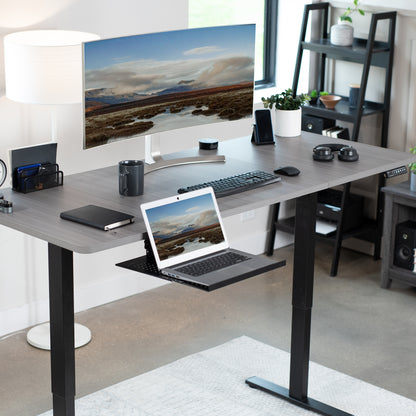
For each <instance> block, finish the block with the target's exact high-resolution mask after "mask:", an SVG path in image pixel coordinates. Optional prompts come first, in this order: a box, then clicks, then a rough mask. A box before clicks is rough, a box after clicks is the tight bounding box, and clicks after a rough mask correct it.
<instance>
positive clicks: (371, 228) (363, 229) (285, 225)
mask: <svg viewBox="0 0 416 416" xmlns="http://www.w3.org/2000/svg"><path fill="white" fill-rule="evenodd" d="M276 228H277V229H278V230H280V231H284V232H286V233H290V234H293V231H294V229H295V218H294V217H290V218H285V219H281V220H279V221H278V223H277V224H276ZM375 232H377V224H376V221H374V220H371V219H368V218H366V219H365V220H364V222H363V223H362V225H360V226H359V227H357V228H353V229H351V230H348V231H344V232H343V233H342V239H343V240H345V239H347V238H352V237H356V236H364V235H367V236H368V238H363V239H364V240H368V241H372V240H371V238H370V235H371V234H373V233H375ZM315 235H316V238H318V239H321V240H332V241H334V240H335V238H336V231H334V232H332V233H330V234H327V235H323V234H318V233H316V234H315Z"/></svg>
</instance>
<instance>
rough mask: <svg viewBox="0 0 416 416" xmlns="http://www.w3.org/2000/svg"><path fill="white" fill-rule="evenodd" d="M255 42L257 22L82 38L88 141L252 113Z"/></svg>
mask: <svg viewBox="0 0 416 416" xmlns="http://www.w3.org/2000/svg"><path fill="white" fill-rule="evenodd" d="M254 46H255V25H254V24H250V25H233V26H220V27H208V28H198V29H186V30H178V31H171V32H161V33H151V34H144V35H136V36H126V37H119V38H113V39H103V40H97V41H92V42H86V43H84V44H83V49H84V90H85V94H84V115H85V118H84V121H85V129H84V148H91V147H95V146H100V145H103V144H107V143H111V142H114V141H118V140H123V139H126V138H130V137H134V136H142V135H151V134H153V133H159V132H162V131H167V130H174V129H178V128H184V127H190V126H197V125H202V124H207V123H217V122H219V121H232V120H239V119H242V118H245V117H252V111H253V91H254Z"/></svg>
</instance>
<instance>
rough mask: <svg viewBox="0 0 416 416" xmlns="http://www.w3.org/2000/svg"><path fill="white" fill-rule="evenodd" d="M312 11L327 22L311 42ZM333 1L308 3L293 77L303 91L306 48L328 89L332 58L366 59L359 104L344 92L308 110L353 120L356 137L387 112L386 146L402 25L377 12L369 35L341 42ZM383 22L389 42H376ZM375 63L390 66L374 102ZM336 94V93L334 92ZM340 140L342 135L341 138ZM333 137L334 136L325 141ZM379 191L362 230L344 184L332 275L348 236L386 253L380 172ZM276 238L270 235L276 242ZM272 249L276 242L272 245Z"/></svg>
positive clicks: (320, 83)
mask: <svg viewBox="0 0 416 416" xmlns="http://www.w3.org/2000/svg"><path fill="white" fill-rule="evenodd" d="M312 11H316V12H318V13H321V14H320V22H321V27H320V30H319V36H320V38H319V39H316V40H310V41H306V40H305V39H306V31H307V27H308V21H309V16H310V13H311V12H312ZM329 11H330V6H329V3H314V4H308V5H305V9H304V14H303V21H302V26H301V33H300V39H299V46H298V53H297V59H296V65H295V72H294V76H293V84H292V90H293V94H296V93H297V88H298V83H299V75H300V69H301V64H302V58H303V52H304V51H305V50H307V51H310V52H313V53H316V54H318V55H319V65H318V79H317V84H316V85H317V89H318V90H320V91H322V90H324V89H325V79H326V73H327V64H328V60H329V59H332V60H341V61H346V62H352V63H358V64H362V65H363V68H362V74H361V84H360V92H359V97H358V105H357V107H356V108H351V107H349V103H348V97H342V100H341V102H339V103H338V104H337V106H336V107H335V109H331V110H329V109H326V108H325V107H324V106H323V104H321V103H320V102H319V100H318V102H317V103H316V104H313V105H312V104H307V105H305V106H304V107H303V109H302V112H303V115H310V116H315V117H321V118H327V119H331V120H340V121H345V122H350V123H352V124H353V130H352V134H351V137H350V140H352V141H357V140H358V135H359V131H360V127H361V122H362V119H363V117H367V116H371V115H374V114H380V115H381V116H382V128H381V138H380V146H382V147H387V135H388V126H389V113H390V95H391V94H390V93H391V81H392V70H393V56H394V39H395V28H396V12H394V11H392V12H385V13H374V14H372V17H371V23H370V29H369V34H368V38H367V39H361V38H354V40H353V44H352V46H335V45H332V44H331V42H330V39H329V33H328V30H329V25H328V23H329ZM380 22H384V23H386V22H387V24H388V36H387V40H386V42H381V41H376V40H375V37H376V32H377V27H378V25H379V23H380ZM372 66H376V67H381V68H384V69H385V77H384V91H385V93H384V99H383V101H382V102H371V101H367V100H365V96H366V90H367V83H368V76H369V71H370V68H371V67H372ZM334 93H335V92H334ZM335 140H336V139H335ZM325 141H326V142H328V138H326V140H325ZM378 179H379V181H378V182H379V184H378V193H377V214H376V219H375V221H365V225H363V226H361V227H359V228H357V229H356V230H348V233H347V232H344V230H343V217H344V211H345V202H346V201H347V199H348V195H349V192H350V185H351V184H346V185H344V189H343V197H342V201H341V207H340V208H341V211H340V217H339V220H338V222H337V230H336V232H335V233H334V234H333V235H331V236H329V238H332V239H333V240H334V241H335V248H334V253H333V260H332V267H331V272H330V275H331V276H336V274H337V272H338V262H339V256H340V250H341V244H342V240H343V239H344V238H347V237H351V236H355V237H358V238H362V239H364V240H368V241H371V242H373V243H374V258H377V259H378V258H380V250H381V236H382V221H383V212H382V206H383V204H382V200H381V198H382V196H381V193H380V192H379V190H380V188H381V187H382V186H384V177H383V176H382V175H380V176H379V178H378ZM274 213H277V214H276V217H274V218H275V227H276V228H277V229H283V230H287V229H288V227H287V224H285V223H282V222H281V221H278V217H277V216H278V209H277V210H274ZM270 240H271V239H269V241H270ZM268 251H269V252H270V247H269V250H268Z"/></svg>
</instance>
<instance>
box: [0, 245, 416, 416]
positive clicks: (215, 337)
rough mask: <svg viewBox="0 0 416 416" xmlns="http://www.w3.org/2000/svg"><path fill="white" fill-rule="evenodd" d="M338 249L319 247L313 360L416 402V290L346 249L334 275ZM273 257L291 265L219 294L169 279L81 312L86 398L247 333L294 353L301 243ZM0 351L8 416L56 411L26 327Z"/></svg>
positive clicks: (41, 358)
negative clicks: (294, 285) (295, 275)
mask: <svg viewBox="0 0 416 416" xmlns="http://www.w3.org/2000/svg"><path fill="white" fill-rule="evenodd" d="M331 250H332V248H331V246H329V245H326V244H324V243H318V244H317V248H316V254H317V256H316V265H315V296H314V309H313V313H312V336H311V338H312V341H311V360H313V361H315V362H317V363H320V364H322V365H324V366H327V367H330V368H332V369H335V370H338V371H341V372H343V373H346V374H348V375H351V376H353V377H356V378H359V379H361V380H364V381H367V382H369V383H372V384H374V385H377V386H380V387H382V388H385V389H387V390H390V391H393V392H395V393H398V394H400V395H403V396H406V397H408V398H410V399H413V400H416V387H415V386H416V365H415V359H414V357H415V353H414V351H415V349H416V313H415V302H416V289H415V288H409V287H403V286H398V285H397V284H393V285H392V288H391V289H390V290H384V289H380V287H379V275H380V267H381V262H380V261H374V260H373V259H372V258H371V257H368V256H365V255H362V254H358V253H356V252H353V251H350V250H346V249H343V252H342V255H341V263H340V267H339V273H338V276H337V277H335V278H333V277H329V270H330V260H331V259H330V253H331ZM274 256H275V257H276V258H280V259H281V258H286V259H287V264H288V265H287V266H286V267H284V268H281V269H279V270H277V271H273V272H270V273H267V274H264V275H262V276H258V277H255V278H252V279H249V280H246V281H244V282H240V283H237V284H234V285H231V286H228V287H226V288H222V289H220V290H217V291H214V292H212V293H206V292H202V291H198V290H196V289H193V288H189V287H186V286H182V285H178V284H169V285H166V286H163V287H160V288H157V289H154V290H152V291H148V292H145V293H142V294H139V295H136V296H132V297H129V298H126V299H123V300H120V301H117V302H113V303H111V304H107V305H104V306H100V307H97V308H94V309H91V310H89V311H86V312H82V313H79V314H77V316H76V321H77V322H79V323H82V324H84V325H87V326H88V327H89V328H90V329H91V331H92V333H93V339H92V341H91V343H90V344H89V345H87V346H85V347H83V348H80V349H78V350H77V351H76V374H77V397H81V396H84V395H86V394H89V393H91V392H94V391H96V390H99V389H101V388H104V387H106V386H109V385H112V384H114V383H117V382H119V381H122V380H125V379H127V378H130V377H134V376H136V375H138V374H140V373H143V372H146V371H148V370H151V369H153V368H157V367H159V366H162V365H164V364H166V363H169V362H171V361H174V360H176V359H178V358H181V357H183V356H186V355H188V354H191V353H194V352H197V351H201V350H204V349H206V348H209V347H213V346H216V345H219V344H221V343H224V342H226V341H228V340H230V339H232V338H235V337H238V336H241V335H247V336H250V337H252V338H254V339H257V340H259V341H262V342H265V343H268V344H270V345H273V346H276V347H278V348H280V349H283V350H286V351H289V349H290V321H291V276H292V267H291V263H292V247H286V248H283V249H280V250H277V251H276V252H275V254H274ZM0 356H1V372H0V415H2V416H9V415H10V416H11V415H13V416H32V415H37V414H39V413H42V412H44V411H46V410H48V409H50V408H51V394H50V366H49V353H48V352H46V351H41V350H38V349H35V348H32V347H30V346H29V345H28V344H27V343H26V332H25V331H22V332H19V333H17V334H14V335H12V336H10V337H8V338H6V339H3V340H1V341H0Z"/></svg>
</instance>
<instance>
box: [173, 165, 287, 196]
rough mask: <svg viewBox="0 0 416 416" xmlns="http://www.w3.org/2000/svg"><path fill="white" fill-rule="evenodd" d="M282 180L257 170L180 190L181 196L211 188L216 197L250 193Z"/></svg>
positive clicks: (277, 176)
mask: <svg viewBox="0 0 416 416" xmlns="http://www.w3.org/2000/svg"><path fill="white" fill-rule="evenodd" d="M280 180H281V178H280V176H279V175H275V174H273V173H268V172H263V171H261V170H255V171H252V172H246V173H241V174H239V175H235V176H228V177H226V178H222V179H218V180H215V181H210V182H205V183H199V184H197V185H191V186H185V187H182V188H179V189H178V193H179V194H183V193H185V192H189V191H195V190H197V189H202V188H206V187H208V186H211V187H212V188H213V189H214V193H215V196H216V197H222V196H227V195H232V194H236V193H238V192H243V191H248V190H250V189H254V188H258V187H260V186H264V185H268V184H270V183H275V182H279V181H280Z"/></svg>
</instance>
